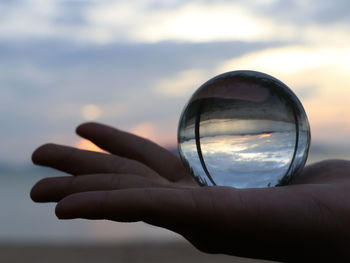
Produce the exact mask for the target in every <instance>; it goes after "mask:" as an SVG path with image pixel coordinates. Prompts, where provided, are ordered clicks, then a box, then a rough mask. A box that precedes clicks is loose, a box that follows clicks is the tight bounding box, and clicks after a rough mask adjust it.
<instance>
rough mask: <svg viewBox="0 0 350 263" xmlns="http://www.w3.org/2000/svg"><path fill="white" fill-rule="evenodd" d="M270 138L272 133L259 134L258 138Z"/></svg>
mask: <svg viewBox="0 0 350 263" xmlns="http://www.w3.org/2000/svg"><path fill="white" fill-rule="evenodd" d="M271 136H272V133H264V134H261V135H260V136H259V138H267V137H271Z"/></svg>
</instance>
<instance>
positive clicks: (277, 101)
mask: <svg viewBox="0 0 350 263" xmlns="http://www.w3.org/2000/svg"><path fill="white" fill-rule="evenodd" d="M309 145H310V127H309V123H308V120H307V116H306V113H305V111H304V109H303V106H302V104H301V103H300V101H299V100H298V98H297V97H296V96H295V94H294V93H293V92H292V91H291V90H290V89H289V88H288V87H287V86H286V85H285V84H283V83H282V82H281V81H279V80H277V79H275V78H274V77H271V76H269V75H267V74H264V73H260V72H256V71H247V70H244V71H232V72H227V73H224V74H221V75H218V76H216V77H214V78H212V79H210V80H209V81H207V82H206V83H204V84H203V85H202V86H201V87H199V89H198V90H197V91H196V92H195V93H194V94H193V95H192V97H191V98H190V100H189V102H188V104H187V106H186V107H185V109H184V110H183V112H182V114H181V118H180V122H179V128H178V148H179V152H180V157H181V159H182V161H183V163H184V165H185V166H186V168H187V169H188V171H189V172H190V173H191V174H192V175H193V177H194V178H195V179H196V181H197V182H198V183H199V184H200V185H204V186H212V185H221V186H231V187H235V188H256V187H272V186H280V185H286V184H288V183H289V182H290V180H291V178H292V177H293V176H296V175H297V174H298V173H300V171H301V170H302V169H303V167H304V165H305V162H306V159H307V155H308V150H309Z"/></svg>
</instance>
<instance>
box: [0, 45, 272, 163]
mask: <svg viewBox="0 0 350 263" xmlns="http://www.w3.org/2000/svg"><path fill="white" fill-rule="evenodd" d="M276 45H278V44H276V43H270V44H266V43H265V44H261V43H250V44H247V43H242V42H218V43H174V42H162V43H157V44H133V45H129V44H123V43H120V44H113V45H106V46H104V47H101V46H99V45H92V44H90V45H85V46H81V45H79V44H76V43H74V42H73V43H72V42H64V41H62V40H60V41H57V40H55V39H47V40H28V41H22V42H17V41H15V42H13V41H2V42H1V43H0V83H1V88H0V102H1V103H0V120H1V122H2V123H6V126H4V127H2V133H1V136H0V145H2V147H4V148H6V151H3V152H2V153H1V154H0V159H4V160H11V161H23V160H29V156H30V154H31V152H32V151H33V150H34V149H35V148H36V147H37V146H38V145H40V144H41V143H45V142H49V141H54V142H57V143H63V144H70V145H74V143H76V141H77V137H76V136H75V135H74V129H75V126H76V125H78V124H79V123H80V122H83V121H84V118H83V117H82V116H81V110H82V108H83V107H84V106H85V105H87V104H95V105H97V106H98V107H99V108H100V110H101V114H100V116H99V118H98V119H97V121H100V122H105V123H108V124H110V125H113V126H117V127H119V128H121V129H127V130H128V129H132V127H133V126H136V125H138V124H140V123H144V122H150V123H152V124H153V125H155V127H157V131H158V133H159V134H164V135H166V136H163V139H162V138H161V136H155V138H161V140H160V142H161V143H165V144H169V142H170V143H175V138H176V129H177V121H178V118H179V115H180V112H181V110H182V107H183V106H184V105H185V103H186V101H187V99H188V97H189V96H190V93H191V91H190V90H188V91H187V93H182V95H181V94H178V95H179V96H175V97H174V94H172V95H171V93H172V92H173V93H174V90H173V91H170V90H169V91H165V90H164V89H166V88H167V87H166V86H164V87H163V89H162V91H163V93H159V92H158V91H154V87H155V86H156V84H157V83H158V82H159V80H167V79H170V80H172V79H173V78H174V77H176V76H180V77H181V76H183V75H182V72H184V71H185V72H186V71H191V69H198V70H203V72H211V70H212V69H214V68H216V67H217V65H219V64H220V63H221V62H222V61H224V60H225V59H227V57H232V58H233V57H235V56H238V55H241V54H247V53H248V52H250V51H256V50H259V49H262V48H266V47H267V46H276ZM53 51H54V52H53ZM211 76H212V74H208V75H206V76H204V78H209V77H211ZM204 80H205V79H203V81H204ZM174 81H180V79H178V80H174ZM187 81H188V82H187V83H188V84H189V85H190V84H191V79H189V78H188V79H187ZM201 82H202V80H199V79H192V83H193V84H192V85H191V86H192V89H194V88H196V87H197V85H200V84H201ZM178 85H180V83H178ZM176 86H177V84H175V83H174V86H173V87H174V88H176ZM182 91H186V87H185V85H183V90H182ZM164 92H165V93H167V94H164ZM180 95H181V96H180ZM170 137H171V138H173V139H170ZM28 138H30V139H28ZM166 139H167V140H168V142H165V141H166ZM10 153H11V154H10Z"/></svg>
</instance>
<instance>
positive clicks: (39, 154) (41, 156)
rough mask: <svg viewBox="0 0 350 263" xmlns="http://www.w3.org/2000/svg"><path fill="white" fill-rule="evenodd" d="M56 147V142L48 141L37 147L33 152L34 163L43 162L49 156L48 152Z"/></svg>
mask: <svg viewBox="0 0 350 263" xmlns="http://www.w3.org/2000/svg"><path fill="white" fill-rule="evenodd" d="M53 147H56V144H53V143H46V144H44V145H42V146H40V147H39V148H37V149H36V150H35V151H34V152H33V154H32V162H33V163H34V164H42V163H43V161H44V160H45V159H46V157H47V153H48V152H49V151H51V150H52V148H53Z"/></svg>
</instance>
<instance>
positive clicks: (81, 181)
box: [30, 174, 166, 202]
mask: <svg viewBox="0 0 350 263" xmlns="http://www.w3.org/2000/svg"><path fill="white" fill-rule="evenodd" d="M161 186H162V187H164V186H166V184H165V183H159V182H155V181H154V180H150V179H147V178H144V177H142V176H138V175H133V174H88V175H85V176H61V177H50V178H45V179H42V180H40V181H39V182H37V183H36V184H35V185H34V186H33V188H32V190H31V193H30V196H31V198H32V200H33V201H35V202H58V201H60V200H61V199H62V198H64V197H66V196H68V195H70V194H73V193H80V192H88V191H99V190H101V191H102V190H105V191H107V190H116V189H126V188H146V187H161Z"/></svg>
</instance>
